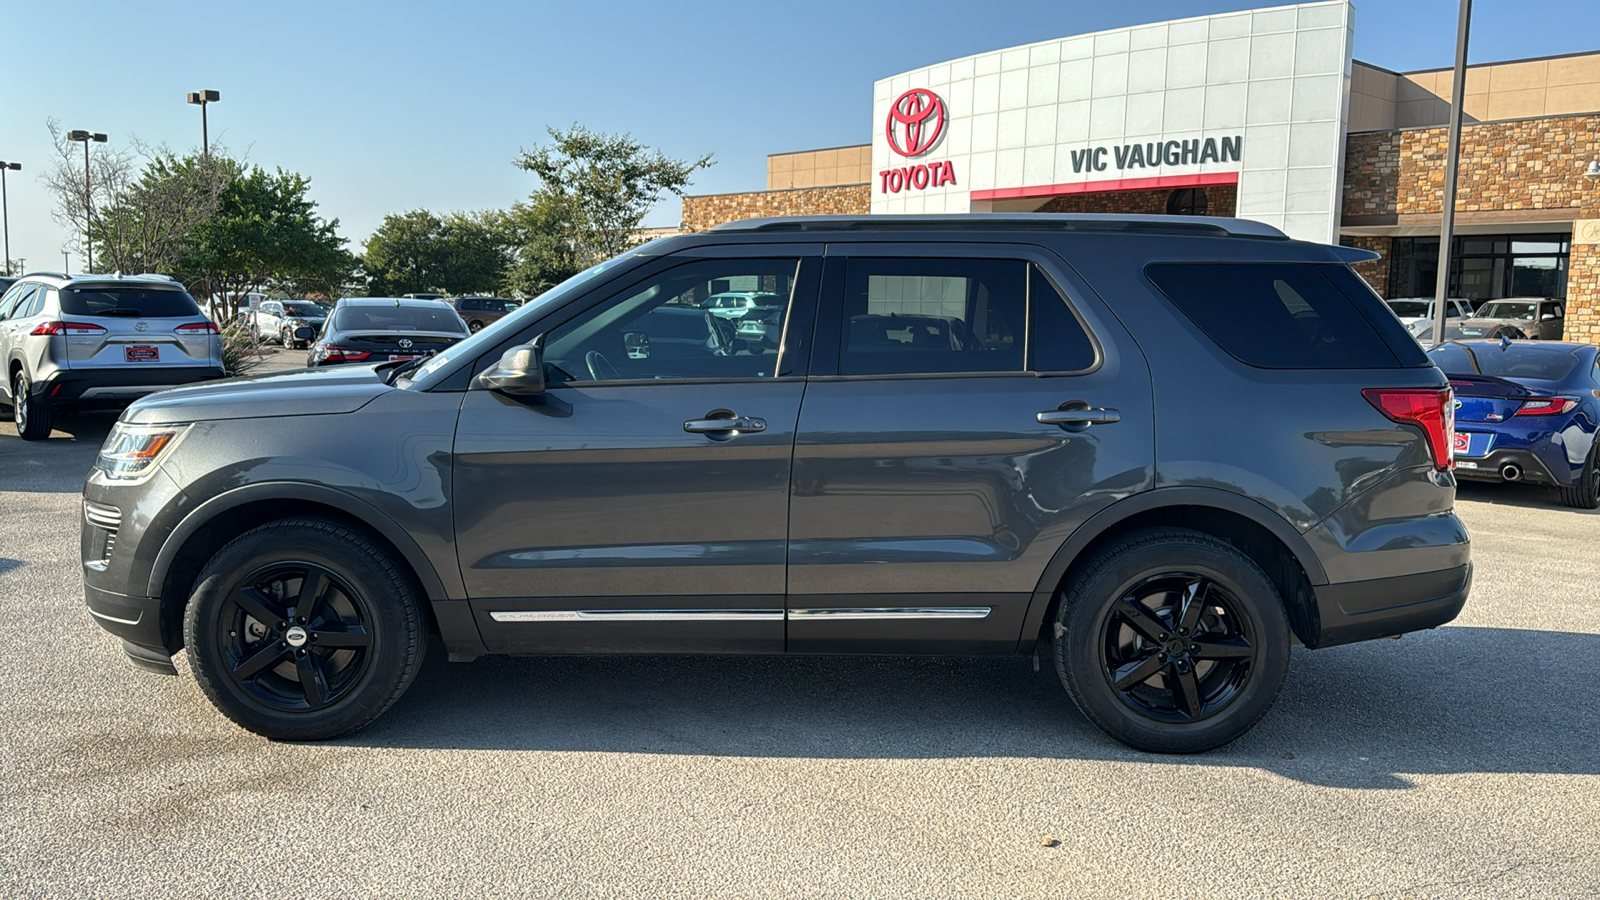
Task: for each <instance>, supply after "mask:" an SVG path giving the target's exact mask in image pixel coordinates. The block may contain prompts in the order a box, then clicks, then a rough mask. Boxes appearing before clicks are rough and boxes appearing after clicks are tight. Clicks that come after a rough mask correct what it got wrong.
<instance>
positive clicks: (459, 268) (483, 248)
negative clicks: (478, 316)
mask: <svg viewBox="0 0 1600 900" xmlns="http://www.w3.org/2000/svg"><path fill="white" fill-rule="evenodd" d="M505 215H506V214H505V213H501V212H497V211H493V210H490V211H484V212H455V213H450V214H449V215H446V216H444V217H440V216H438V215H436V214H434V213H432V212H429V211H428V210H425V209H418V210H412V211H410V212H406V213H400V214H397V215H389V216H386V217H384V220H383V223H382V224H381V225H379V226H378V228H377V230H376V231H374V232H373V233H372V237H370V238H368V239H367V249H366V254H365V256H364V257H363V258H362V266H363V267H364V268H365V270H366V273H367V289H368V291H369V293H371V294H372V295H374V296H386V295H395V294H409V293H415V292H419V291H432V292H437V293H444V294H476V293H493V292H496V291H498V290H499V289H500V288H501V285H502V284H503V283H504V281H505V277H506V270H507V268H508V267H509V265H510V262H511V255H510V246H509V244H508V239H507V230H506V227H505V225H504V224H503V222H502V220H503V219H504V218H505Z"/></svg>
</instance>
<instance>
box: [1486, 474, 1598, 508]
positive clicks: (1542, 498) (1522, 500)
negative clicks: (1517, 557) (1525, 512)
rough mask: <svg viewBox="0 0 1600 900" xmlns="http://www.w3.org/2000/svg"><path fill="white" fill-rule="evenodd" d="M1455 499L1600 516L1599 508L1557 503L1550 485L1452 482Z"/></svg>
mask: <svg viewBox="0 0 1600 900" xmlns="http://www.w3.org/2000/svg"><path fill="white" fill-rule="evenodd" d="M1456 499H1458V500H1470V501H1472V502H1474V503H1493V504H1496V505H1498V506H1520V507H1523V508H1524V509H1551V510H1558V511H1560V512H1565V513H1572V514H1573V515H1578V516H1600V509H1574V508H1572V507H1570V506H1567V505H1566V504H1564V503H1562V502H1561V498H1560V497H1558V496H1557V495H1556V491H1555V489H1554V488H1548V487H1540V486H1539V485H1533V484H1509V483H1508V484H1489V483H1485V482H1481V481H1460V482H1457V483H1456Z"/></svg>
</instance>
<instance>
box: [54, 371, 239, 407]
mask: <svg viewBox="0 0 1600 900" xmlns="http://www.w3.org/2000/svg"><path fill="white" fill-rule="evenodd" d="M222 377H224V374H223V371H222V367H221V366H163V367H161V368H149V369H139V368H134V367H129V368H126V369H120V368H119V369H60V370H57V372H56V374H55V375H53V376H51V377H50V379H49V380H47V381H45V382H43V383H41V384H38V385H35V387H34V389H35V391H37V395H38V396H39V397H40V398H41V399H44V400H46V401H48V402H49V403H50V404H51V405H52V406H77V407H87V406H120V405H126V404H128V403H132V402H133V401H134V400H137V399H139V398H140V397H143V396H146V395H148V394H153V393H155V392H156V391H162V390H166V389H167V388H171V387H177V386H179V385H184V384H194V383H195V382H197V381H211V380H213V379H217V378H222Z"/></svg>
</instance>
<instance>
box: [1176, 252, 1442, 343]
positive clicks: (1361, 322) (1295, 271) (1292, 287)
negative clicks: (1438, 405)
mask: <svg viewBox="0 0 1600 900" xmlns="http://www.w3.org/2000/svg"><path fill="white" fill-rule="evenodd" d="M1145 273H1146V275H1147V276H1148V277H1149V278H1150V280H1151V282H1152V283H1154V284H1155V286H1156V287H1157V288H1159V289H1160V290H1161V292H1162V293H1163V294H1165V295H1166V296H1167V298H1168V299H1169V300H1171V301H1172V303H1173V305H1174V306H1176V307H1177V308H1178V309H1179V311H1181V312H1182V313H1183V314H1184V315H1185V316H1187V317H1188V318H1189V320H1190V321H1192V322H1193V323H1194V324H1195V325H1196V326H1197V327H1198V328H1199V329H1200V330H1201V331H1202V332H1204V333H1205V335H1206V336H1207V337H1209V338H1210V339H1211V340H1213V341H1215V342H1216V344H1217V345H1218V346H1220V347H1221V348H1222V349H1223V350H1225V351H1227V353H1228V354H1229V355H1230V356H1232V357H1234V358H1235V359H1237V360H1239V361H1240V362H1243V363H1246V364H1248V365H1252V366H1256V367H1259V368H1264V369H1388V368H1397V367H1400V366H1419V365H1427V356H1426V355H1425V354H1424V353H1423V352H1422V348H1421V347H1420V346H1418V345H1417V343H1416V341H1415V340H1412V339H1411V338H1410V337H1409V336H1407V335H1406V333H1405V329H1404V328H1402V327H1401V325H1400V323H1399V321H1398V320H1396V319H1395V318H1394V316H1393V315H1392V314H1390V313H1389V312H1388V311H1387V310H1385V309H1384V308H1383V304H1382V301H1381V300H1379V299H1378V297H1377V295H1376V294H1373V293H1372V292H1371V290H1370V289H1362V288H1360V287H1359V286H1357V285H1352V284H1350V283H1349V282H1350V281H1351V280H1359V277H1358V276H1356V275H1355V274H1354V273H1353V272H1351V271H1350V269H1349V267H1347V266H1341V265H1332V264H1320V263H1231V262H1225V263H1205V262H1182V263H1153V264H1151V265H1149V266H1147V267H1146V268H1145ZM1386 332H1392V333H1386Z"/></svg>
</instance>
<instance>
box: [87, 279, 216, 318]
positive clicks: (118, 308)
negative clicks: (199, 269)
mask: <svg viewBox="0 0 1600 900" xmlns="http://www.w3.org/2000/svg"><path fill="white" fill-rule="evenodd" d="M61 312H62V313H64V314H66V315H69V316H122V317H125V318H137V319H168V318H173V319H176V318H189V317H191V316H198V315H200V307H198V306H195V305H194V298H192V297H190V296H189V295H188V294H186V293H184V292H183V291H175V290H171V289H161V288H138V287H127V288H124V287H110V286H107V287H104V288H94V287H87V288H67V289H66V290H64V291H62V292H61Z"/></svg>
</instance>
